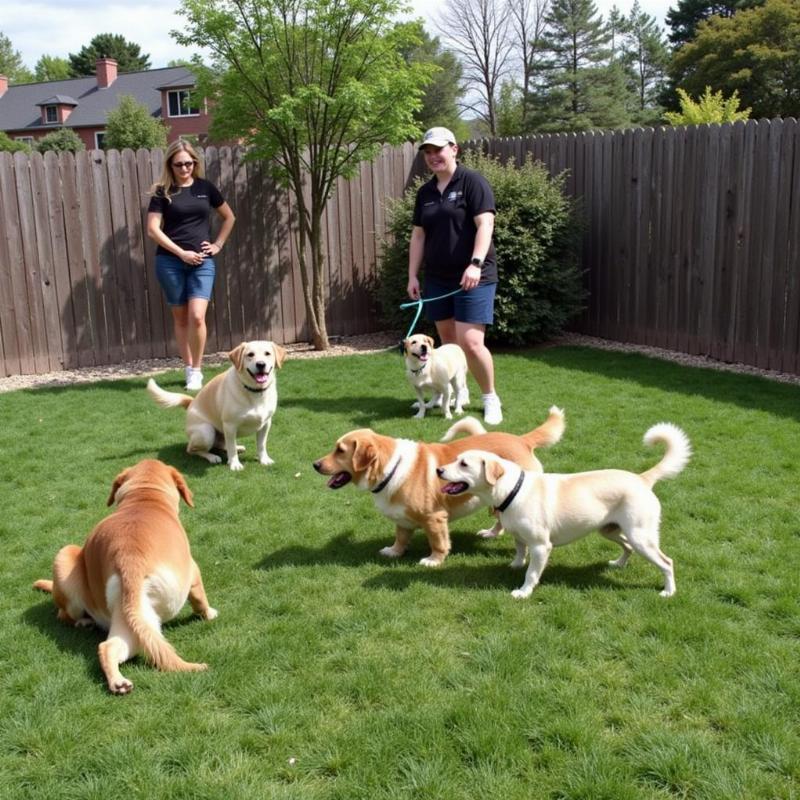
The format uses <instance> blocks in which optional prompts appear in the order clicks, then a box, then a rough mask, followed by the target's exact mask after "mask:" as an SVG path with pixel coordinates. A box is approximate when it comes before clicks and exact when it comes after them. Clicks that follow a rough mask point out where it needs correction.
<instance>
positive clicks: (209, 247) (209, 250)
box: [200, 242, 222, 256]
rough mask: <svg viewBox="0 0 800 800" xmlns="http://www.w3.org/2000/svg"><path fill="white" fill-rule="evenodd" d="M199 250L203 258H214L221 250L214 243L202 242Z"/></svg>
mask: <svg viewBox="0 0 800 800" xmlns="http://www.w3.org/2000/svg"><path fill="white" fill-rule="evenodd" d="M200 250H201V252H202V253H203V255H204V256H215V255H217V253H219V251H220V250H222V248H221V247H220V246H219V245H218V244H217V243H216V242H202V243H201V245H200Z"/></svg>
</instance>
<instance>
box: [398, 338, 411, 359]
mask: <svg viewBox="0 0 800 800" xmlns="http://www.w3.org/2000/svg"><path fill="white" fill-rule="evenodd" d="M409 341H410V340H409V339H403V341H402V342H400V351H401V352H402V353H403V355H404V356H407V355H408V343H409Z"/></svg>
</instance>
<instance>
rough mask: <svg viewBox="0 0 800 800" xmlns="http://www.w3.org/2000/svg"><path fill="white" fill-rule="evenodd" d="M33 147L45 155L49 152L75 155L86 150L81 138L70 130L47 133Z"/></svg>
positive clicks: (60, 129)
mask: <svg viewBox="0 0 800 800" xmlns="http://www.w3.org/2000/svg"><path fill="white" fill-rule="evenodd" d="M34 147H35V148H36V149H37V150H38V151H39V152H40V153H46V152H48V151H49V150H54V151H55V152H56V153H65V152H67V151H69V152H71V153H76V152H77V151H78V150H85V149H86V148H85V147H84V144H83V141H82V140H81V137H80V136H78V134H77V133H75V131H73V130H72V128H59V129H58V130H57V131H53V132H52V133H48V134H47V136H43V137H42V138H41V139H39V141H38V142H36V144H35V145H34Z"/></svg>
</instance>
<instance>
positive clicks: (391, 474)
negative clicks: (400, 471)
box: [372, 458, 400, 494]
mask: <svg viewBox="0 0 800 800" xmlns="http://www.w3.org/2000/svg"><path fill="white" fill-rule="evenodd" d="M399 466H400V459H399V458H398V459H397V463H396V464H395V465H394V466H393V467H392V469H391V470H390V471H389V474H388V475H387V476H386V477H385V478H384V479H383V480H382V481H381V482H380V483H379V484H378V485H377V486H376V487H375V488H374V489H373V490H372V494H378V492H382V491H383V490H384V489H385V488H386V486H387V484H388V483H389V481H390V480H391V479H392V478H393V477H394V474H395V472H397V468H398V467H399Z"/></svg>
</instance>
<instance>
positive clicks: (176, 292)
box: [156, 253, 216, 306]
mask: <svg viewBox="0 0 800 800" xmlns="http://www.w3.org/2000/svg"><path fill="white" fill-rule="evenodd" d="M215 273H216V265H215V264H214V259H213V258H211V257H210V256H209V257H208V258H204V259H203V263H202V264H200V265H199V266H197V267H192V266H189V264H184V263H183V261H181V260H180V259H179V258H178V256H173V255H171V254H169V255H166V254H164V253H157V254H156V277H157V278H158V282H159V283H160V284H161V288H162V289H163V290H164V295H165V296H166V299H167V305H170V306H185V305H186V304H187V303H188V302H189V301H190V300H192V299H194V298H200V299H202V300H211V292H212V291H213V289H214V275H215Z"/></svg>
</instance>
